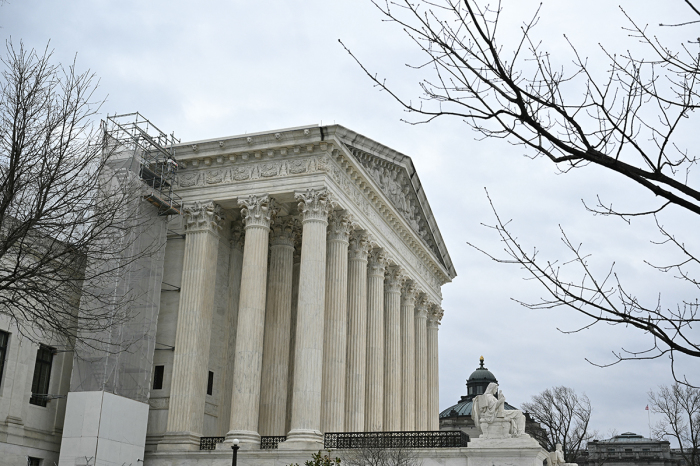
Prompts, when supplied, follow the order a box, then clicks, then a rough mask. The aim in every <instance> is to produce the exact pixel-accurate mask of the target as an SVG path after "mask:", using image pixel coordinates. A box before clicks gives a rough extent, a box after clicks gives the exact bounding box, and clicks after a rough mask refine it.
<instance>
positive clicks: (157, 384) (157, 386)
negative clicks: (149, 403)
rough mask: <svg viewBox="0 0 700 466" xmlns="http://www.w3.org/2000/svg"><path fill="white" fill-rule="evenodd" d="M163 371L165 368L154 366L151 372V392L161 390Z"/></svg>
mask: <svg viewBox="0 0 700 466" xmlns="http://www.w3.org/2000/svg"><path fill="white" fill-rule="evenodd" d="M164 371H165V366H156V369H155V371H154V372H153V390H162V389H163V372H164Z"/></svg>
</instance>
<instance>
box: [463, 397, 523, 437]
mask: <svg viewBox="0 0 700 466" xmlns="http://www.w3.org/2000/svg"><path fill="white" fill-rule="evenodd" d="M505 401H506V398H505V396H503V392H501V391H500V390H498V385H497V384H495V383H490V384H489V386H488V387H487V388H486V391H485V392H484V394H483V395H478V396H476V397H475V398H474V402H473V405H472V419H474V423H475V424H476V425H478V426H479V427H480V428H481V435H480V436H479V438H491V439H499V438H512V437H527V438H529V435H527V434H526V433H525V415H524V414H523V412H522V411H520V410H517V409H515V410H506V409H504V404H505Z"/></svg>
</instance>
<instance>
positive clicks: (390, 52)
mask: <svg viewBox="0 0 700 466" xmlns="http://www.w3.org/2000/svg"><path fill="white" fill-rule="evenodd" d="M618 3H621V4H622V6H623V7H624V8H625V9H626V10H627V11H628V13H629V14H630V15H631V16H632V17H634V18H635V20H637V21H638V22H639V23H641V24H645V23H651V24H652V26H654V25H656V24H657V23H658V22H659V21H663V22H667V23H672V22H677V21H679V20H682V19H683V18H684V17H685V16H687V14H686V10H684V7H683V6H682V3H683V2H682V1H681V0H671V1H669V2H663V3H664V8H663V9H658V8H657V9H654V8H653V7H654V5H655V4H657V5H658V4H659V3H660V2H654V1H650V0H648V1H640V0H634V1H632V0H625V1H624V2H613V1H609V0H588V1H586V2H581V1H574V0H557V1H555V0H545V1H544V4H543V7H542V10H541V16H542V20H541V22H540V25H539V27H538V29H537V30H536V32H535V35H536V36H538V37H540V38H542V39H543V41H544V46H545V48H546V49H548V50H549V51H551V52H552V53H553V55H554V57H555V58H554V59H555V60H558V62H559V63H562V64H565V63H567V60H570V59H571V55H570V53H569V51H568V49H567V46H566V43H565V41H564V40H563V34H564V33H566V34H567V35H568V37H569V38H570V39H571V41H572V42H573V43H574V44H576V45H577V47H579V48H580V49H581V50H582V51H583V53H584V54H586V55H589V54H590V56H591V63H593V64H594V65H595V66H598V64H599V63H600V66H601V67H602V66H603V61H602V56H601V54H600V52H599V50H598V49H597V45H596V44H597V43H598V42H601V43H603V44H605V45H606V46H608V47H609V48H610V49H611V50H613V51H615V52H624V51H625V50H626V49H627V48H629V47H632V48H634V47H635V46H636V45H635V44H634V43H633V42H632V41H630V40H629V39H628V38H627V36H626V34H625V33H624V31H622V30H621V25H623V22H624V16H623V15H622V13H621V11H620V9H619V8H618ZM537 4H538V2H534V1H531V0H527V1H524V0H517V1H516V0H503V5H504V8H505V13H504V14H505V17H504V22H503V25H502V26H501V27H502V29H501V32H502V33H503V34H504V35H505V36H507V37H505V38H504V41H505V42H507V41H508V39H509V37H511V36H512V37H515V36H514V34H516V33H517V31H518V25H519V24H520V22H522V21H523V20H524V19H526V17H529V16H531V15H532V14H533V13H534V11H535V9H536V8H537ZM679 12H680V13H679ZM0 27H1V28H0V36H2V38H3V39H5V40H8V39H10V38H11V39H12V41H13V42H14V44H15V45H17V44H18V43H19V42H20V41H23V42H24V44H25V46H26V47H34V48H39V49H43V48H45V47H46V45H47V43H48V42H49V41H50V45H49V47H50V48H51V49H53V50H54V58H55V60H56V61H57V62H61V63H64V64H67V63H69V62H70V61H72V59H73V57H74V56H75V55H76V54H77V67H78V69H79V70H85V69H88V68H89V69H90V70H92V71H93V72H94V73H95V74H96V76H97V77H98V78H99V79H100V88H99V91H98V94H99V97H100V98H104V97H106V99H107V100H106V103H105V104H104V106H103V112H104V113H107V112H108V113H111V114H113V113H115V112H117V113H128V112H134V111H139V112H141V113H142V114H143V115H144V116H146V117H147V118H149V119H150V120H151V121H152V122H154V123H155V124H156V125H157V126H159V127H160V128H161V129H162V130H164V131H166V132H168V133H170V132H172V131H174V132H175V135H176V137H178V138H180V139H182V140H183V141H188V140H198V139H209V138H217V137H222V136H229V135H235V134H242V133H245V132H257V131H270V130H274V129H279V128H285V127H294V126H301V125H306V124H321V123H323V124H333V123H338V124H341V125H344V126H346V127H348V128H350V129H352V130H354V131H357V132H359V133H361V134H364V135H366V136H368V137H370V138H372V139H375V140H377V141H379V142H381V143H383V144H385V145H387V146H389V147H392V148H393V149H396V150H398V151H400V152H402V153H404V154H407V155H409V156H410V157H411V158H412V159H413V162H414V164H415V166H416V169H417V170H418V174H419V176H420V178H421V181H422V184H423V186H424V188H425V191H426V194H427V197H428V200H429V202H430V205H431V207H432V210H433V213H434V214H435V217H436V220H437V223H438V225H439V227H440V230H441V232H442V235H443V237H444V239H445V242H446V244H447V248H448V250H449V252H450V255H451V257H452V260H453V262H454V264H455V268H456V270H457V273H458V276H457V278H456V279H455V280H454V281H453V283H451V284H447V285H445V286H443V295H444V301H443V307H444V309H445V316H444V318H443V321H442V325H441V328H440V408H441V409H444V408H446V407H448V406H450V405H452V404H454V403H456V402H457V401H458V399H459V397H460V396H461V395H463V394H465V393H466V388H465V380H466V378H467V377H468V376H469V374H470V373H471V372H472V371H473V370H474V369H475V368H476V367H477V365H478V359H479V356H481V355H483V356H484V357H485V359H486V366H487V367H488V368H489V369H490V370H491V371H492V372H493V373H494V374H495V375H496V377H497V378H498V380H499V382H500V385H501V388H502V389H503V391H504V394H505V395H506V397H507V399H508V401H509V403H511V404H514V405H516V406H518V405H520V404H521V403H522V402H524V401H528V400H529V398H530V397H531V396H532V395H534V394H537V393H539V392H540V391H542V390H544V389H545V388H548V387H553V386H556V385H565V386H568V387H571V388H574V389H575V390H576V391H577V392H580V393H586V394H587V395H588V396H589V398H590V400H591V403H592V405H593V408H594V411H593V417H592V424H593V428H595V429H598V430H600V431H601V432H602V433H607V432H609V431H610V430H611V429H616V430H617V431H618V432H620V433H621V432H626V431H632V432H636V433H640V434H644V435H645V436H647V435H648V433H649V430H648V420H647V412H646V411H645V410H644V407H645V406H646V405H647V403H648V401H647V392H648V391H649V390H650V389H654V388H656V387H657V386H658V385H660V384H671V383H672V382H673V380H672V376H671V373H670V369H669V364H668V361H667V360H656V361H645V362H626V363H622V364H619V365H616V366H614V367H611V368H606V369H601V368H598V367H595V366H592V365H591V364H589V363H587V362H586V360H585V358H588V359H589V360H592V361H594V362H596V363H601V364H602V363H609V362H612V361H614V358H613V357H612V355H611V351H613V350H614V351H618V350H619V349H620V348H622V347H624V348H628V349H633V350H634V349H643V348H645V347H646V344H647V343H648V340H647V339H646V338H645V337H644V336H643V335H641V334H640V332H638V331H637V330H633V329H625V328H621V327H608V326H596V327H593V328H591V329H589V330H586V331H584V332H581V333H578V334H574V335H564V334H562V333H560V331H559V330H558V329H561V330H571V329H575V328H577V327H578V326H580V325H584V324H586V323H587V321H586V320H584V319H582V318H581V317H580V316H578V315H575V314H573V313H572V312H571V311H567V310H564V309H558V310H552V311H533V310H528V309H525V308H523V307H521V306H520V305H518V304H517V303H516V302H514V301H513V300H512V299H511V298H516V299H521V300H525V301H527V300H536V299H537V298H538V297H539V296H542V290H541V289H540V288H538V286H537V285H536V284H535V283H533V282H530V281H525V280H523V279H524V278H525V275H524V274H523V272H522V271H521V270H519V269H518V268H517V267H515V266H506V265H500V264H496V263H494V262H492V261H490V260H489V259H488V258H487V257H485V256H483V255H482V254H480V253H478V252H476V251H474V250H473V249H471V248H469V247H468V246H467V245H466V242H467V241H469V242H471V243H474V244H476V245H478V246H479V247H481V248H482V249H485V250H487V251H490V252H493V253H498V252H499V251H500V249H501V246H500V245H499V242H498V238H497V237H496V236H495V235H494V233H493V232H491V231H489V230H488V229H486V228H484V227H483V226H481V223H492V221H493V217H492V214H491V212H490V209H489V205H488V202H487V199H486V196H485V193H484V188H487V189H488V191H489V193H490V194H491V197H492V199H493V200H494V202H495V204H496V207H497V209H498V211H499V213H500V215H501V216H502V217H503V218H505V219H512V220H513V222H512V224H511V225H512V230H513V231H514V232H516V233H517V236H518V237H519V240H520V241H521V242H522V244H524V245H526V246H528V247H535V246H537V247H538V248H540V249H541V250H542V254H543V255H544V256H546V257H548V258H551V259H557V258H559V257H561V253H562V251H563V248H562V247H561V242H560V241H559V226H560V225H561V227H562V228H564V229H565V230H566V232H567V234H568V235H569V236H570V238H571V239H572V241H574V242H576V243H578V242H581V243H583V248H584V250H585V251H586V252H589V253H592V254H593V256H592V258H591V259H590V263H591V265H592V266H593V267H594V268H595V269H596V270H599V271H604V270H606V269H607V268H608V267H609V266H610V264H611V263H613V262H615V263H616V270H617V271H618V273H619V274H620V275H621V277H622V279H623V280H624V283H625V284H626V285H627V286H628V288H629V289H630V290H632V291H633V292H634V293H636V294H637V295H638V296H639V297H640V298H641V299H644V300H646V302H651V303H653V302H654V301H655V300H656V298H657V294H658V293H659V292H662V294H661V299H662V302H663V304H664V305H667V306H673V305H674V303H675V302H677V301H679V300H681V299H683V298H686V299H688V298H694V296H693V294H692V291H693V290H688V289H687V288H684V287H682V286H680V285H679V284H678V283H676V282H675V281H673V280H669V279H668V278H664V277H661V276H659V274H658V273H655V272H653V271H652V270H650V268H649V266H647V265H646V264H645V263H644V259H652V260H653V259H659V260H664V259H665V258H667V257H668V255H669V254H670V252H669V251H670V250H668V249H663V248H660V247H657V246H653V245H652V244H651V243H650V240H658V239H659V236H658V234H655V232H654V229H653V225H652V224H651V222H650V221H648V220H636V221H633V222H632V224H631V225H627V224H625V223H624V222H622V221H620V220H619V219H610V218H601V217H593V216H592V215H590V214H588V213H586V211H585V210H584V208H583V206H582V202H581V200H582V199H583V200H585V201H587V202H589V203H591V202H595V196H596V195H598V194H599V195H601V196H602V197H603V199H604V200H606V201H607V202H613V203H614V204H615V205H616V206H620V207H621V208H623V206H624V207H630V208H633V207H637V206H639V205H646V206H650V205H652V204H651V202H653V199H652V198H651V196H649V195H647V194H646V193H644V192H642V191H641V190H639V189H637V188H635V187H633V186H631V185H630V183H629V182H627V181H626V180H623V179H621V178H620V177H616V176H613V175H612V174H609V173H606V172H605V171H603V170H601V169H597V168H595V167H588V168H586V169H584V170H579V171H576V172H574V173H571V174H568V175H558V174H557V173H556V170H555V168H554V167H553V166H552V165H551V164H550V163H548V162H547V161H545V160H544V159H536V160H530V159H528V158H526V157H524V156H523V150H522V149H521V148H519V147H514V146H511V145H509V144H507V143H505V142H503V141H478V140H477V139H476V138H477V135H476V134H475V133H474V132H472V131H471V130H470V129H469V128H468V127H467V126H466V125H465V124H464V123H462V122H461V121H458V120H454V119H453V120H449V119H445V120H438V121H436V122H433V123H431V124H429V125H422V126H411V125H407V124H405V123H402V122H401V121H400V119H401V118H406V117H409V116H408V115H406V114H405V113H403V112H402V110H401V108H400V107H399V106H398V104H397V103H396V102H395V101H393V100H392V99H391V98H390V97H389V96H388V95H387V94H386V93H382V92H379V90H378V89H376V88H375V87H373V86H372V84H371V82H370V80H369V79H368V78H367V77H366V76H365V75H363V73H362V71H361V70H360V68H359V67H358V66H357V65H356V64H355V63H354V62H353V61H352V59H351V57H350V56H349V55H348V54H347V53H346V52H345V51H344V50H343V48H342V47H341V46H340V44H339V43H338V39H341V40H342V41H343V42H344V43H345V44H346V45H347V46H348V47H349V48H350V49H351V50H352V51H353V53H355V54H356V55H357V56H358V57H359V58H360V59H361V60H362V61H363V62H364V63H365V64H366V66H367V67H368V68H369V69H371V70H372V71H375V72H377V73H379V75H381V76H383V77H386V78H387V79H388V81H389V83H390V84H391V85H393V86H395V89H396V90H397V91H398V92H400V93H401V94H403V95H405V96H408V97H412V98H413V99H414V100H415V99H416V97H418V96H419V88H418V86H417V82H418V80H419V79H420V78H421V77H422V76H424V75H422V74H421V72H420V71H415V70H411V69H409V68H407V67H406V66H405V64H406V63H412V64H418V63H421V60H422V59H423V57H421V56H420V55H419V54H418V53H417V52H416V50H415V47H414V45H413V44H412V43H411V42H410V41H409V40H408V38H407V37H406V36H405V35H404V34H403V33H402V31H401V30H400V29H399V28H397V27H396V26H395V25H392V24H387V23H385V22H382V17H381V15H380V14H379V13H378V11H377V10H376V9H375V8H374V7H373V6H372V5H371V4H370V3H369V1H367V0H268V1H265V2H262V1H259V2H253V1H228V2H225V1H207V0H202V1H199V2H184V1H173V0H170V1H143V0H141V1H129V0H121V1H107V0H86V1H70V2H56V1H53V0H46V1H39V0H11V1H9V2H7V3H5V4H4V5H3V6H1V7H0ZM682 32H687V30H686V31H671V32H670V33H678V34H680V33H682ZM661 33H663V34H669V31H668V30H665V31H662V32H661ZM679 37H680V36H679ZM671 39H673V40H676V41H677V39H678V37H675V38H674V37H671ZM674 45H675V43H674ZM601 69H604V68H601ZM696 126H697V123H696ZM685 142H687V143H688V144H689V145H690V143H691V142H692V143H693V145H695V146H697V143H698V139H697V133H690V132H688V133H687V134H686V136H685ZM663 220H664V221H665V222H667V224H669V225H673V227H674V232H675V233H677V234H678V235H679V236H680V237H681V238H682V240H684V241H685V242H686V243H690V244H691V245H692V241H694V240H695V238H693V237H692V235H691V233H695V236H697V231H698V227H700V225H697V223H698V222H697V220H696V219H693V218H689V215H687V214H683V213H678V212H670V213H669V214H667V215H666V216H665V217H664V218H663ZM696 341H697V339H696ZM682 372H683V373H685V374H688V375H693V374H695V375H696V376H697V377H696V379H697V378H700V375H699V374H700V364H699V363H698V362H697V360H696V361H685V362H684V365H683V366H682ZM653 421H654V418H653V416H652V422H653Z"/></svg>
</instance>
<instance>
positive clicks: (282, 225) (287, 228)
mask: <svg viewBox="0 0 700 466" xmlns="http://www.w3.org/2000/svg"><path fill="white" fill-rule="evenodd" d="M295 222H297V223H298V220H295V219H294V218H292V217H285V218H283V219H281V220H280V219H277V220H276V221H275V224H274V225H273V226H272V232H271V233H270V245H272V246H289V247H292V248H293V247H294V241H295V239H296V234H297V232H296V231H295V230H296V229H295Z"/></svg>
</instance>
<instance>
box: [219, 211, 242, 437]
mask: <svg viewBox="0 0 700 466" xmlns="http://www.w3.org/2000/svg"><path fill="white" fill-rule="evenodd" d="M243 234H244V231H243V225H242V224H241V222H240V220H238V221H235V222H231V232H230V236H229V246H230V255H229V268H228V304H227V307H228V329H227V331H226V335H227V339H228V347H227V351H226V371H225V372H224V373H223V374H221V377H222V380H223V381H224V388H223V393H224V395H223V396H222V397H221V408H220V411H219V432H220V433H223V434H225V433H226V432H228V431H229V429H230V425H229V423H230V422H231V397H230V396H229V395H228V394H229V393H231V391H232V390H233V365H234V359H235V354H236V326H237V325H238V301H239V300H240V297H241V269H242V267H243Z"/></svg>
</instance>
